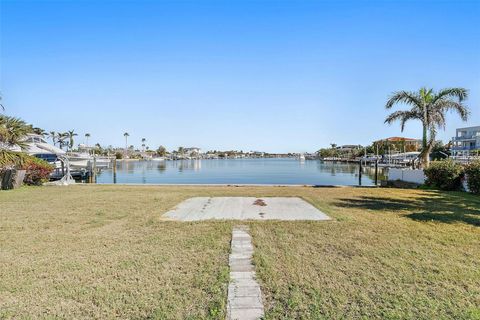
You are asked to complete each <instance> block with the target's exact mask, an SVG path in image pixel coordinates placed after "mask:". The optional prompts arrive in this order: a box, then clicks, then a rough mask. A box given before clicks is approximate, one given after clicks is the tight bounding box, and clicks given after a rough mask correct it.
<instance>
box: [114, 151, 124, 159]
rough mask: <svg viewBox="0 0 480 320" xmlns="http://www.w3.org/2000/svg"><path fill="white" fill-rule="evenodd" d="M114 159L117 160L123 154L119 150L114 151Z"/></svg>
mask: <svg viewBox="0 0 480 320" xmlns="http://www.w3.org/2000/svg"><path fill="white" fill-rule="evenodd" d="M115 159H117V160H120V159H123V154H122V153H121V152H116V153H115Z"/></svg>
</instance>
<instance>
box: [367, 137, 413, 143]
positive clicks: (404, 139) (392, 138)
mask: <svg viewBox="0 0 480 320" xmlns="http://www.w3.org/2000/svg"><path fill="white" fill-rule="evenodd" d="M418 140H419V139H412V138H404V137H390V138H386V139H381V140H377V141H375V142H378V141H391V142H400V141H418Z"/></svg>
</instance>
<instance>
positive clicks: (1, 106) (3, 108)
mask: <svg viewBox="0 0 480 320" xmlns="http://www.w3.org/2000/svg"><path fill="white" fill-rule="evenodd" d="M0 101H2V96H1V95H0ZM0 109H2V111H5V107H4V106H3V104H1V103H0Z"/></svg>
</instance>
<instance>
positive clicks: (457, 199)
mask: <svg viewBox="0 0 480 320" xmlns="http://www.w3.org/2000/svg"><path fill="white" fill-rule="evenodd" d="M334 205H336V206H339V207H344V208H355V209H368V210H376V211H396V212H399V213H402V214H405V216H406V217H407V218H410V219H412V220H416V221H432V220H433V221H440V222H444V223H452V222H463V223H467V224H470V225H473V226H477V227H480V198H479V197H478V196H473V195H470V194H467V193H459V192H441V191H431V192H429V193H428V195H427V196H421V197H412V198H410V199H398V198H391V197H371V196H363V197H355V198H344V199H339V200H338V201H337V202H336V203H335V204H334Z"/></svg>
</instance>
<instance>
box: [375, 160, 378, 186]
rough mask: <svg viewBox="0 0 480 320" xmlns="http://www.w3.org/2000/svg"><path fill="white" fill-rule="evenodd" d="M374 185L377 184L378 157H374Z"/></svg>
mask: <svg viewBox="0 0 480 320" xmlns="http://www.w3.org/2000/svg"><path fill="white" fill-rule="evenodd" d="M375 185H376V186H378V159H375Z"/></svg>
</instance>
